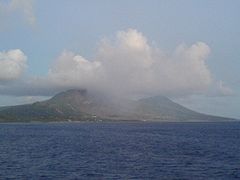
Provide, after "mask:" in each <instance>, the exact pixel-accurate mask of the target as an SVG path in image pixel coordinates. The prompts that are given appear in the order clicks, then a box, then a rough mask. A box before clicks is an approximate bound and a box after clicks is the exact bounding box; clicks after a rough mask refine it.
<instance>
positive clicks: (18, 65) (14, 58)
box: [0, 49, 27, 82]
mask: <svg viewBox="0 0 240 180" xmlns="http://www.w3.org/2000/svg"><path fill="white" fill-rule="evenodd" d="M26 62H27V57H26V56H25V55H24V53H23V52H22V51H21V50H19V49H15V50H9V51H6V52H5V51H3V52H0V82H6V81H12V80H16V79H18V78H19V77H20V76H21V75H22V73H23V72H24V70H25V68H26V67H27V64H26Z"/></svg>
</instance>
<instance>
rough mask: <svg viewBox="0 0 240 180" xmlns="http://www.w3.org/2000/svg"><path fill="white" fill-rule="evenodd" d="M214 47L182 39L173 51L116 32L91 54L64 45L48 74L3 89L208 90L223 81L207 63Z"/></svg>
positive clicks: (30, 91)
mask: <svg viewBox="0 0 240 180" xmlns="http://www.w3.org/2000/svg"><path fill="white" fill-rule="evenodd" d="M210 51H211V50H210V48H209V46H208V45H207V44H205V43H203V42H197V43H195V44H193V45H191V46H186V45H185V44H181V45H179V46H178V47H176V49H175V50H174V51H173V52H172V53H164V52H163V51H162V50H161V49H159V48H156V47H153V46H151V44H150V43H149V42H148V40H147V38H146V37H145V36H143V34H142V33H140V32H138V31H137V30H135V29H128V30H126V31H119V32H117V34H116V36H115V38H113V39H109V38H104V39H103V40H101V42H100V43H99V46H98V50H97V53H96V55H95V57H94V58H93V59H91V60H89V59H86V58H84V57H83V56H81V55H79V54H75V53H74V52H71V51H67V50H65V51H63V52H62V53H61V55H60V56H59V57H58V58H57V59H56V60H55V62H54V63H53V65H52V67H51V68H50V69H49V72H48V74H47V75H46V76H44V77H35V78H33V77H32V78H29V79H27V80H25V81H22V82H18V83H16V84H13V85H11V87H9V86H8V87H5V88H2V89H0V92H1V93H6V92H8V93H12V94H18V95H24V93H27V94H26V95H52V94H54V93H56V92H58V91H62V90H66V89H71V88H86V89H89V90H94V91H102V92H106V93H108V94H113V95H124V96H133V95H160V94H161V95H166V96H184V95H191V94H207V93H209V90H210V89H211V88H212V87H213V86H215V84H219V83H217V81H216V80H214V79H213V77H212V74H211V72H210V70H209V69H208V67H207V64H206V60H207V58H208V55H209V53H210ZM20 69H21V68H20ZM219 87H220V88H219V89H220V90H223V91H224V92H225V94H226V93H229V92H230V91H231V90H230V89H229V88H227V87H225V86H223V83H220V84H219ZM216 88H218V87H217V86H216ZM16 89H17V90H16Z"/></svg>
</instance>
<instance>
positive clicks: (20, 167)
mask: <svg viewBox="0 0 240 180" xmlns="http://www.w3.org/2000/svg"><path fill="white" fill-rule="evenodd" d="M0 179H43V180H47V179H64V180H65V179H224V180H225V179H240V123H237V122H232V123H145V122H142V123H141V122H138V123H137V122H128V123H126V122H115V123H111V122H105V123H104V122H99V123H96V122H95V123H48V124H43V123H32V124H27V123H26V124H24V123H23V124H0Z"/></svg>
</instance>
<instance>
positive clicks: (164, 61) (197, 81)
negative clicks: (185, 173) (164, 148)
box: [0, 0, 240, 118]
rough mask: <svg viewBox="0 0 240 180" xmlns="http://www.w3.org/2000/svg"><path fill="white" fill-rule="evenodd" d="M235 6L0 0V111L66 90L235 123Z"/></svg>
mask: <svg viewBox="0 0 240 180" xmlns="http://www.w3.org/2000/svg"><path fill="white" fill-rule="evenodd" d="M239 9H240V1H238V0H232V1H227V0H212V1H209V0H202V1H197V0H191V1H190V0H184V1H179V0H171V1H167V0H162V1H161V0H156V1H154V0H121V1H112V0H101V1H97V0H95V1H94V0H89V1H87V0H86V1H81V0H71V1H66V0H51V1H49V0H35V1H34V0H32V1H31V0H0V94H1V95H0V105H12V104H21V103H29V102H33V101H35V100H41V99H44V98H47V97H48V96H51V95H53V94H55V93H57V92H59V91H61V90H65V89H69V88H92V89H97V90H101V91H105V92H108V93H112V94H116V95H117V94H118V95H129V96H133V95H158V94H163V95H167V96H169V97H171V98H172V99H174V100H175V101H177V102H179V103H181V104H183V105H185V106H187V107H189V108H192V109H194V110H198V111H200V112H205V113H210V114H216V115H223V116H230V117H237V118H240V111H239V107H240V94H239V93H240V76H239V68H240V50H239V47H240V36H239V34H240V21H239V17H240V11H239Z"/></svg>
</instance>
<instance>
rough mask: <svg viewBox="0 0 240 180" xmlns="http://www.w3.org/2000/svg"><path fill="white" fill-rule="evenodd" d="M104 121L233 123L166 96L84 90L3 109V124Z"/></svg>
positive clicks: (0, 116) (62, 93)
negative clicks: (116, 95)
mask: <svg viewBox="0 0 240 180" xmlns="http://www.w3.org/2000/svg"><path fill="white" fill-rule="evenodd" d="M105 120H106V121H107V120H108V121H121V120H129V121H135V120H138V121H167V122H169V121H171V122H201V121H202V122H212V121H231V120H234V119H231V118H225V117H217V116H212V115H206V114H202V113H198V112H195V111H192V110H190V109H188V108H185V107H183V106H181V105H179V104H177V103H175V102H173V101H171V100H170V99H169V98H167V97H164V96H155V97H149V98H144V99H139V100H122V99H114V98H109V97H107V96H104V95H100V94H94V93H89V92H88V91H87V90H84V89H83V90H75V89H72V90H68V91H65V92H61V93H59V94H57V95H55V96H54V97H52V98H51V99H49V100H46V101H42V102H36V103H33V104H25V105H17V106H8V107H1V108H0V122H62V121H105Z"/></svg>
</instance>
